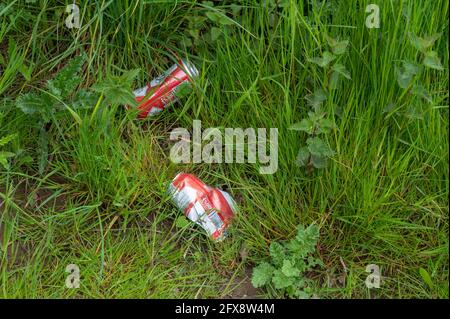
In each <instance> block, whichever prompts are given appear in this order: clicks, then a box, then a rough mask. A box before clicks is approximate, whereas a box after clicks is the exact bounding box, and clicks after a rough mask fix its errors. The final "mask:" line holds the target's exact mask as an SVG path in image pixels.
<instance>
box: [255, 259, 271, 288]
mask: <svg viewBox="0 0 450 319" xmlns="http://www.w3.org/2000/svg"><path fill="white" fill-rule="evenodd" d="M274 270H275V268H274V267H273V266H272V265H271V264H269V263H266V262H263V263H261V264H259V265H258V266H256V267H255V268H253V274H252V285H253V287H255V288H259V287H262V286H264V285H267V284H268V283H270V281H271V279H272V275H273V272H274Z"/></svg>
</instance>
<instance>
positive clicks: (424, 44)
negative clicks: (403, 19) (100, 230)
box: [409, 33, 441, 53]
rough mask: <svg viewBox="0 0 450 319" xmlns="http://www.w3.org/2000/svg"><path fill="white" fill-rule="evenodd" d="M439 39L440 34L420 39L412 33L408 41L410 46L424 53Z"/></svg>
mask: <svg viewBox="0 0 450 319" xmlns="http://www.w3.org/2000/svg"><path fill="white" fill-rule="evenodd" d="M440 37H441V34H440V33H435V34H433V35H431V36H425V37H424V38H421V37H419V36H417V35H415V34H413V33H411V34H409V40H410V42H411V44H412V45H413V46H414V47H415V48H416V49H417V50H419V51H421V52H423V53H425V52H426V51H427V50H428V49H429V48H430V47H432V46H433V44H434V42H435V41H436V40H437V39H439V38H440Z"/></svg>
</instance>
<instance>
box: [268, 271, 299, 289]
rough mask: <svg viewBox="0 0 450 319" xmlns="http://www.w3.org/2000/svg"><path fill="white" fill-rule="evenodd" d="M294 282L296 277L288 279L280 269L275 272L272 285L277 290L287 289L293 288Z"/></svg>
mask: <svg viewBox="0 0 450 319" xmlns="http://www.w3.org/2000/svg"><path fill="white" fill-rule="evenodd" d="M294 282H295V277H288V276H286V275H285V274H284V273H283V272H282V271H281V270H279V269H276V270H275V271H274V272H273V277H272V283H273V285H274V287H275V288H276V289H285V288H287V287H289V286H292V285H293V284H294Z"/></svg>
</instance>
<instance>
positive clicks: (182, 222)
mask: <svg viewBox="0 0 450 319" xmlns="http://www.w3.org/2000/svg"><path fill="white" fill-rule="evenodd" d="M189 224H190V222H189V220H188V219H187V218H186V217H184V216H178V218H177V219H176V221H175V225H176V226H177V227H178V228H185V227H187V226H188V225H189Z"/></svg>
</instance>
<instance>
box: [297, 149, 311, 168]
mask: <svg viewBox="0 0 450 319" xmlns="http://www.w3.org/2000/svg"><path fill="white" fill-rule="evenodd" d="M310 156H311V153H310V152H309V150H308V147H306V146H304V147H301V148H300V149H299V150H298V153H297V158H296V160H295V163H296V164H297V165H298V166H306V165H308V163H309V158H310Z"/></svg>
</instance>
